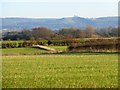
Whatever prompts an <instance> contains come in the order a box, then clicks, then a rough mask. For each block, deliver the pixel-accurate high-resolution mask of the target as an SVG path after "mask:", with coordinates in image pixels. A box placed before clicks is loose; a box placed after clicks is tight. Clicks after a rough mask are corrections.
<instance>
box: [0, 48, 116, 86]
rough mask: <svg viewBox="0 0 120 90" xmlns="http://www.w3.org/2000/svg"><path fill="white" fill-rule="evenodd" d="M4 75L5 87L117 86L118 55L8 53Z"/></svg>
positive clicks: (4, 63) (4, 57)
mask: <svg viewBox="0 0 120 90" xmlns="http://www.w3.org/2000/svg"><path fill="white" fill-rule="evenodd" d="M6 50H7V49H6ZM3 53H5V52H4V51H3ZM2 75H3V77H2V87H3V88H117V87H118V54H116V53H76V54H75V53H74V54H45V55H43V54H42V55H12V56H10V55H8V56H6V55H5V56H3V57H2Z"/></svg>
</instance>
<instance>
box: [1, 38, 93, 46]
mask: <svg viewBox="0 0 120 90" xmlns="http://www.w3.org/2000/svg"><path fill="white" fill-rule="evenodd" d="M86 42H91V41H90V40H51V44H50V45H53V46H70V45H73V44H79V43H86ZM33 45H48V41H47V40H40V41H35V40H34V41H3V42H2V43H1V48H21V47H31V46H33Z"/></svg>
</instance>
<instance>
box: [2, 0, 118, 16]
mask: <svg viewBox="0 0 120 90" xmlns="http://www.w3.org/2000/svg"><path fill="white" fill-rule="evenodd" d="M0 7H1V9H2V10H0V13H2V14H0V17H25V18H62V17H72V16H80V17H85V18H97V17H107V16H117V15H118V0H2V1H1V2H0Z"/></svg>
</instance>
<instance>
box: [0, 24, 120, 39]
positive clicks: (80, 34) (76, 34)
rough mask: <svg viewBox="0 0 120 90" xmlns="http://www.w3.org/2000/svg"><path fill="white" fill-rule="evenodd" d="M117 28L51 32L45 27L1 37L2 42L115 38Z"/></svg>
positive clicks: (64, 29)
mask: <svg viewBox="0 0 120 90" xmlns="http://www.w3.org/2000/svg"><path fill="white" fill-rule="evenodd" d="M119 31H120V30H119V29H118V28H112V27H110V28H104V29H95V28H94V27H92V26H87V27H86V29H84V30H81V29H77V28H62V29H60V30H58V31H53V30H51V29H49V28H47V27H38V28H33V29H32V30H22V31H21V32H17V31H13V32H7V33H5V34H4V35H3V36H2V40H62V39H74V38H97V37H117V36H118V32H119Z"/></svg>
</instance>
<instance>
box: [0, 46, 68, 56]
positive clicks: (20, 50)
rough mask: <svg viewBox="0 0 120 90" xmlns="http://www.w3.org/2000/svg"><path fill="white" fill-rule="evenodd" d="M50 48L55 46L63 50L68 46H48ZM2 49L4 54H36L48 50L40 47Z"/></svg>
mask: <svg viewBox="0 0 120 90" xmlns="http://www.w3.org/2000/svg"><path fill="white" fill-rule="evenodd" d="M47 47H50V48H54V49H56V50H60V51H63V50H65V49H67V46H47ZM0 50H2V54H3V55H29V54H30V55H36V54H41V53H44V52H47V51H46V50H41V49H38V48H7V49H0Z"/></svg>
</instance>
